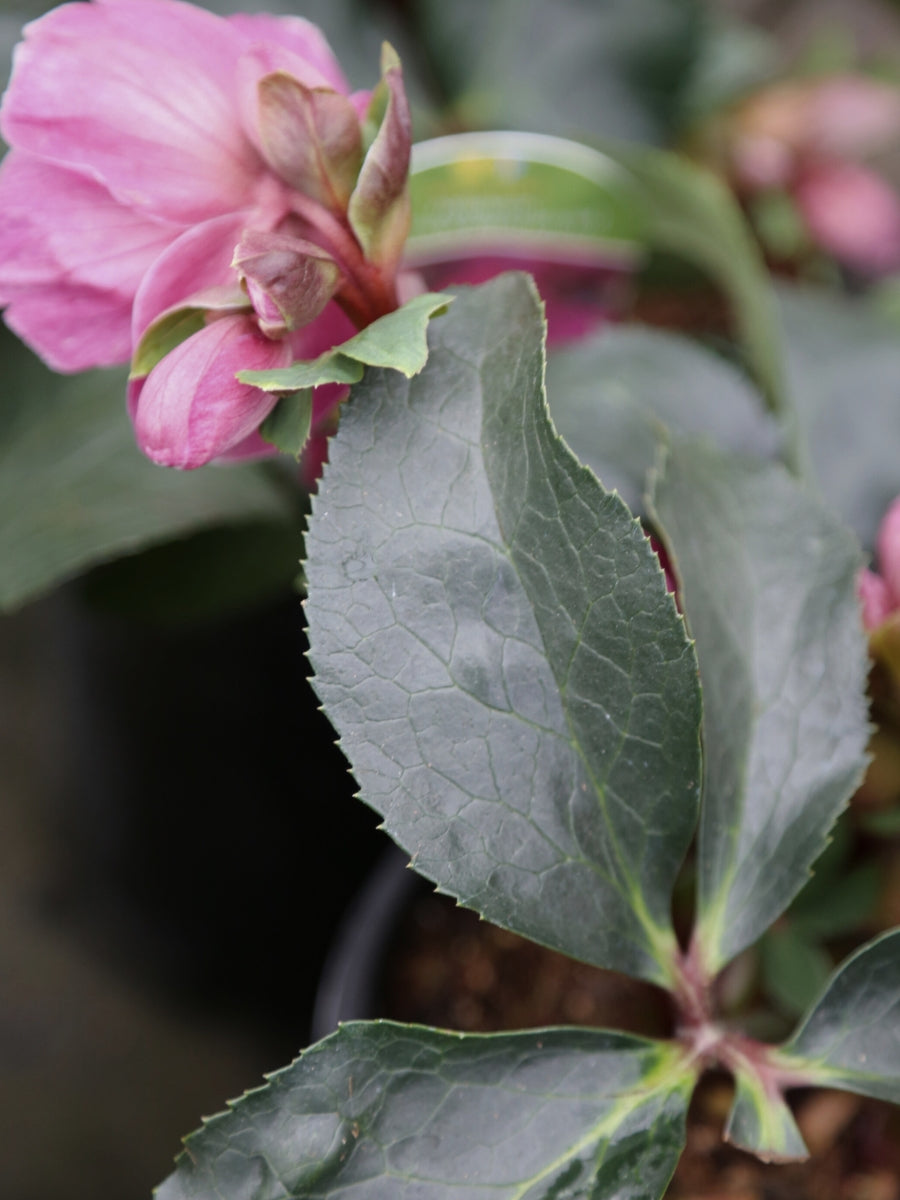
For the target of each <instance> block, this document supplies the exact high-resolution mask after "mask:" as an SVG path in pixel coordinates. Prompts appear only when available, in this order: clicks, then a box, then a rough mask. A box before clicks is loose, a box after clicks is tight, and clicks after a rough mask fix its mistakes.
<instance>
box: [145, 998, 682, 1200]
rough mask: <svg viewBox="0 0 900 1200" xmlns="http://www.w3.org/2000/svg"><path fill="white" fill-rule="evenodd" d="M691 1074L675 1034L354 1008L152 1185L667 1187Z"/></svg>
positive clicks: (577, 1193) (551, 1190) (183, 1199)
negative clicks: (513, 1030)
mask: <svg viewBox="0 0 900 1200" xmlns="http://www.w3.org/2000/svg"><path fill="white" fill-rule="evenodd" d="M693 1082H694V1079H693V1075H692V1073H691V1072H690V1069H689V1068H685V1067H684V1066H683V1065H682V1064H681V1062H680V1057H679V1051H678V1050H677V1049H676V1048H674V1047H671V1046H663V1045H661V1044H659V1043H653V1042H647V1041H644V1040H642V1039H638V1038H632V1037H627V1036H625V1035H623V1034H614V1033H605V1032H601V1031H588V1030H574V1029H572V1030H563V1029H547V1030H541V1031H539V1032H537V1033H519V1034H500V1035H492V1036H488V1037H484V1036H481V1037H479V1036H473V1035H468V1036H464V1035H461V1034H453V1033H443V1032H439V1031H437V1030H433V1029H423V1028H420V1027H416V1026H404V1025H395V1024H393V1023H391V1022H387V1021H378V1022H372V1023H363V1022H353V1023H350V1024H347V1025H344V1026H342V1027H341V1029H339V1030H338V1032H337V1033H335V1034H332V1035H331V1037H328V1038H326V1039H325V1040H324V1041H322V1042H319V1043H318V1045H316V1046H312V1047H311V1048H310V1049H309V1050H307V1051H305V1052H304V1053H303V1054H302V1055H301V1056H300V1058H298V1059H297V1060H296V1061H295V1062H294V1063H293V1064H292V1065H291V1066H290V1067H287V1068H286V1069H285V1070H283V1071H279V1072H277V1073H276V1074H275V1075H273V1076H271V1077H270V1081H269V1083H268V1084H267V1085H266V1086H265V1087H263V1088H260V1089H258V1090H257V1091H254V1092H250V1093H248V1094H247V1095H246V1096H244V1097H243V1098H242V1099H241V1100H238V1101H236V1102H235V1103H234V1104H233V1105H232V1108H231V1111H230V1112H228V1113H223V1114H221V1115H220V1116H217V1117H214V1118H213V1119H212V1120H210V1121H208V1122H207V1123H206V1125H205V1126H204V1127H203V1129H201V1130H199V1131H198V1132H197V1133H195V1134H193V1135H192V1136H191V1137H190V1138H188V1139H187V1141H186V1151H185V1153H184V1154H183V1155H182V1157H181V1159H180V1161H179V1166H178V1169H177V1170H176V1172H175V1174H174V1175H172V1176H171V1177H170V1178H169V1179H168V1180H167V1181H166V1182H165V1183H164V1184H163V1185H162V1186H161V1187H160V1188H159V1189H158V1190H157V1192H156V1197H157V1200H214V1198H215V1200H274V1198H275V1197H278V1198H279V1200H325V1198H326V1197H337V1196H339V1195H346V1194H352V1195H353V1196H354V1197H357V1198H358V1200H413V1198H414V1197H415V1200H478V1198H480V1197H483V1198H484V1200H488V1198H490V1200H551V1198H556V1200H562V1198H563V1197H565V1198H566V1200H659V1197H661V1196H662V1194H663V1192H664V1191H665V1188H666V1185H667V1184H668V1181H669V1179H670V1177H671V1175H672V1172H673V1170H674V1168H675V1164H676V1162H677V1161H678V1156H679V1153H680V1151H681V1148H682V1146H683V1143H684V1122H685V1113H686V1109H687V1104H688V1099H689V1097H690V1091H691V1087H692V1085H693Z"/></svg>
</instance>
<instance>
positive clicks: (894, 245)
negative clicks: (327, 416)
mask: <svg viewBox="0 0 900 1200" xmlns="http://www.w3.org/2000/svg"><path fill="white" fill-rule="evenodd" d="M794 198H795V199H796V201H797V205H798V207H799V208H800V211H801V212H802V214H803V217H804V219H805V221H806V223H807V225H808V226H809V231H810V233H811V234H812V236H813V237H814V238H815V240H816V241H817V242H818V243H819V244H820V245H821V246H822V248H823V249H825V250H827V251H828V253H829V254H833V255H834V257H835V258H837V259H839V260H840V261H841V262H844V263H846V264H847V265H848V266H851V267H855V268H857V270H860V271H866V272H881V271H889V270H892V269H893V268H895V267H897V266H898V265H900V197H898V195H897V193H896V192H895V191H894V190H893V188H891V187H890V186H889V185H888V184H887V183H885V181H884V180H883V179H882V178H881V177H880V176H879V175H876V174H875V173H874V172H873V171H867V170H866V169H865V168H863V167H858V166H855V165H854V164H852V163H829V164H825V165H821V166H816V167H812V168H809V169H808V170H807V171H806V172H805V173H804V175H803V177H802V178H801V179H800V180H799V182H798V183H797V185H796V187H795V190H794Z"/></svg>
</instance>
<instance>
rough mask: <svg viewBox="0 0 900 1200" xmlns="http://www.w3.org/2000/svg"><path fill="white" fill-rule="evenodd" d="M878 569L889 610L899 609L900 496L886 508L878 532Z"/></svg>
mask: <svg viewBox="0 0 900 1200" xmlns="http://www.w3.org/2000/svg"><path fill="white" fill-rule="evenodd" d="M878 569H879V571H880V573H881V577H882V579H884V582H885V584H886V586H887V591H888V597H889V601H890V606H891V608H892V609H896V608H900V496H898V498H897V499H896V500H895V501H894V502H893V503H892V504H891V505H890V507H889V508H888V510H887V512H886V513H885V515H884V519H883V520H882V522H881V525H880V527H879V530H878Z"/></svg>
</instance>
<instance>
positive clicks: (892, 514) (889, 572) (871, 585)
mask: <svg viewBox="0 0 900 1200" xmlns="http://www.w3.org/2000/svg"><path fill="white" fill-rule="evenodd" d="M876 550H877V552H878V572H877V573H876V572H875V571H870V570H869V569H868V568H865V569H863V570H862V571H860V573H859V578H858V580H857V588H858V592H859V597H860V601H861V603H862V612H863V624H864V625H865V627H866V629H868V630H869V631H870V632H872V631H875V630H877V629H879V628H880V627H881V626H883V625H884V624H885V622H886V621H888V620H893V619H895V618H900V496H898V497H897V499H896V500H895V501H894V502H893V503H892V504H891V506H890V508H888V510H887V512H886V513H885V515H884V519H883V520H882V522H881V526H880V528H879V530H878V541H877V545H876Z"/></svg>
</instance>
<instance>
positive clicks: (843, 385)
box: [778, 285, 900, 546]
mask: <svg viewBox="0 0 900 1200" xmlns="http://www.w3.org/2000/svg"><path fill="white" fill-rule="evenodd" d="M778 301H779V309H780V314H781V321H782V327H783V330H784V344H785V351H786V362H787V381H788V388H789V390H790V393H791V396H792V397H793V400H794V402H795V404H796V406H797V411H798V414H799V420H800V422H801V426H802V429H803V435H804V441H805V442H806V444H807V446H808V455H809V460H808V467H809V472H810V474H811V475H812V476H813V478H814V479H815V480H816V482H817V484H818V486H819V488H820V489H821V492H822V495H823V496H824V497H825V499H826V500H827V501H828V503H829V504H831V505H832V506H833V507H834V509H835V510H836V511H837V512H838V513H840V515H841V516H842V517H843V519H844V520H845V521H847V523H848V524H849V525H850V526H851V528H852V529H853V530H854V531H855V532H856V533H857V534H858V536H859V537H860V538H861V539H862V541H863V544H864V545H866V546H872V545H874V542H875V535H876V532H877V530H878V525H879V523H880V521H881V518H882V517H883V516H884V513H885V510H886V509H887V507H888V505H889V504H890V503H891V501H892V500H893V499H894V497H895V496H896V495H897V494H898V493H900V460H898V456H897V454H896V448H897V446H898V445H900V383H898V380H900V337H898V334H897V330H896V328H895V326H894V325H893V323H892V322H891V321H889V320H888V319H887V318H886V317H884V316H883V315H882V314H881V313H880V312H878V311H877V309H876V308H875V306H874V305H872V304H871V303H869V302H868V301H867V300H866V299H865V298H863V297H859V296H855V297H853V298H852V299H851V298H849V297H844V296H840V295H837V294H836V293H834V292H832V291H829V292H826V291H824V290H822V289H815V288H811V287H807V288H800V287H788V286H787V285H782V286H781V287H780V288H779V291H778Z"/></svg>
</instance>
